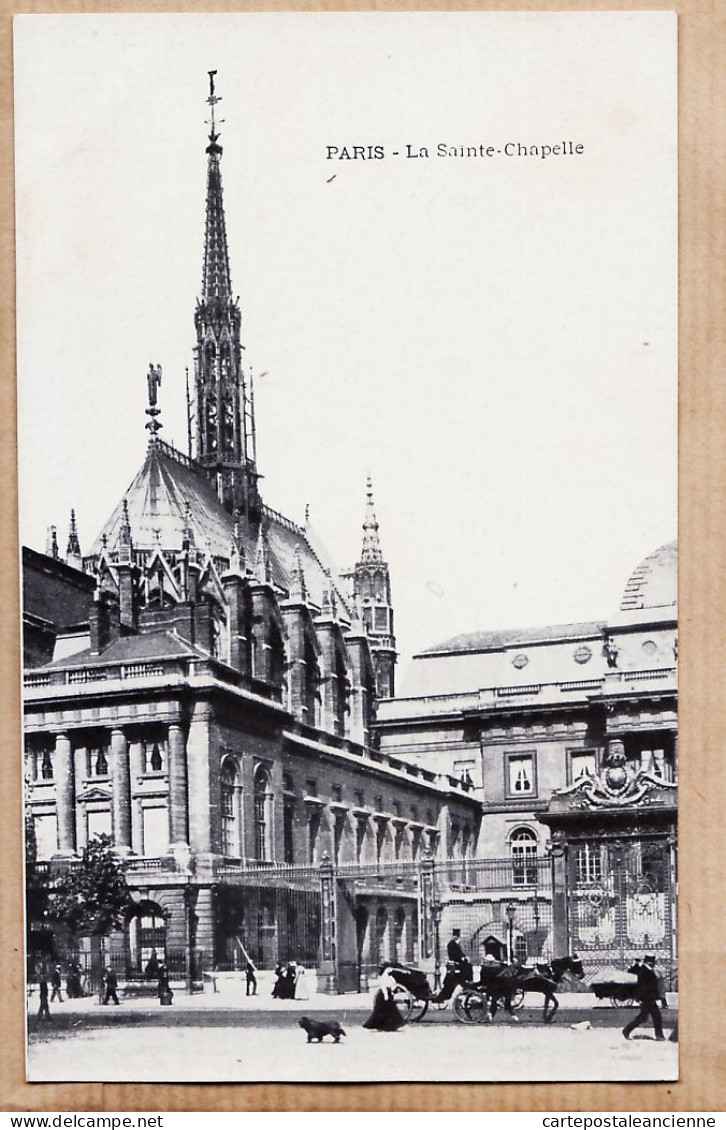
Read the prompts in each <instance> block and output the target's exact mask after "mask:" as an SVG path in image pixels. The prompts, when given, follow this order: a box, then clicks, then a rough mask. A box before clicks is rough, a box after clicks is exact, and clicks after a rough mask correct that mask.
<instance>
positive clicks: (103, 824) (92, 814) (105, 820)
mask: <svg viewBox="0 0 726 1130" xmlns="http://www.w3.org/2000/svg"><path fill="white" fill-rule="evenodd" d="M86 822H87V823H86V827H87V828H88V839H89V840H92V839H93V837H94V836H111V835H113V832H112V830H111V810H110V809H109V808H96V809H94V808H91V809H88V811H87V813H86Z"/></svg>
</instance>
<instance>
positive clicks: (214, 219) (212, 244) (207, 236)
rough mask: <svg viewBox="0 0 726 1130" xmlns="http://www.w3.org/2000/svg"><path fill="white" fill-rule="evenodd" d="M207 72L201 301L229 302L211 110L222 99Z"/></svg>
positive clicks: (217, 151) (218, 148)
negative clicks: (207, 112) (207, 117)
mask: <svg viewBox="0 0 726 1130" xmlns="http://www.w3.org/2000/svg"><path fill="white" fill-rule="evenodd" d="M216 73H217V72H216V71H210V72H209V98H208V99H207V103H208V105H209V106H210V107H211V116H210V119H209V127H210V128H209V145H208V146H207V156H208V158H209V160H208V162H207V217H206V225H205V231H204V271H203V275H202V301H203V302H210V301H212V300H214V299H215V298H218V299H219V298H221V299H230V298H231V297H232V282H231V279H230V274H229V251H228V249H227V227H226V224H225V219H224V203H223V200H222V174H221V172H220V168H219V162H220V158H221V156H222V146H221V145H218V144H217V141H218V138H219V134H218V133H217V130H216V124H217V123H216V122H215V117H214V107H215V106H216V105H217V103H218V102H221V101H222V99H221V98H219V97H218V96H217V95H216V94H215V93H214V76H215V75H216Z"/></svg>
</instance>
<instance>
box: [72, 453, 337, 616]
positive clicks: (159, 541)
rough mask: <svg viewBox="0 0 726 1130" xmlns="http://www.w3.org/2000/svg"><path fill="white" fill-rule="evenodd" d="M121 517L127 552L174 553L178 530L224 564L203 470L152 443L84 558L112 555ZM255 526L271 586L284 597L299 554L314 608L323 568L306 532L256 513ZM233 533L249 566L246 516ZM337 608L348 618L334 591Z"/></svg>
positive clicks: (219, 509) (251, 531)
mask: <svg viewBox="0 0 726 1130" xmlns="http://www.w3.org/2000/svg"><path fill="white" fill-rule="evenodd" d="M126 514H128V523H129V526H130V528H131V537H132V542H133V548H134V552H135V553H153V552H154V551H155V550H157V549H158V550H161V551H162V552H167V553H181V551H182V542H183V541H184V538H185V532H186V531H187V530H188V531H190V532H191V539H190V540H191V546H192V548H193V549H196V551H197V552H198V553H200V554H201V555H202V556H203V557H207V556H209V557H211V558H212V559H214V560H215V561H216V562H218V563H219V562H222V563H229V560H230V556H231V553H232V544H233V539H234V536H235V521H234V518H233V516H232V515H231V514H230V513H228V511H227V510H225V508H224V507H223V506H222V504H221V502H220V501H219V499H218V497H217V494H216V492H215V491H214V489H213V487H212V485H211V483H210V482H209V480H208V478H207V476H206V474H205V472H204V470H203V469H202V468H201V467H199V466H198V464H196V463H195V462H194V461H193V460H191V459H189V458H188V457H187V456H185V455H183V454H182V453H181V452H179V451H176V449H175V448H173V447H171V446H170V445H169V444H166V443H164V442H163V441H161V440H159V439H155V440H154V441H153V442H152V443H150V444H149V447H148V450H147V454H146V458H145V460H144V463H143V466H142V467H141V469H140V470H139V472H138V473H137V475H136V476H135V478H134V479H133V481H132V482H131V484H130V485H129V487H128V489H127V490H126V492H125V493H124V495H123V497H122V498H121V499H120V500H119V502H118V504H117V506H116V507H115V509H114V510H113V512H112V513H111V515H110V517H109V518H108V520H107V521H106V523H105V524H104V526H103V528H102V529H101V531H100V533H99V535H98V537H97V538H96V540H95V541H94V543H93V545H92V547H91V550H90V554H89V555H88V556H89V557H90V558H98V557H100V555H101V554H102V552H103V551H104V549H106V551H107V552H109V553H111V554H113V552H114V550H115V549H116V547H117V545H118V543H119V538H120V534H121V529H122V526H123V523H124V521H125V515H126ZM262 527H263V532H264V543H265V552H266V555H267V558H268V562H269V569H270V580H271V583H272V585H273V587H274V588H275V589H276V590H277V591H278V592H281V593H285V594H287V593H288V592H289V588H290V575H291V573H292V570H293V568H294V565H295V551H296V548H299V553H300V558H301V563H302V568H303V571H304V574H305V583H306V587H307V591H308V595H309V598H310V601H311V602H312V603H313V604H314V605H317V606H318V607H320V606H322V603H323V593H324V591H325V588H326V585H327V584H328V583H329V582H328V577H327V572H326V570H330V571H331V572H332V571H333V570H332V566H331V565H330V563H329V562H328V561H327V560H325V558H324V557H323V556H322V555H321V553H322V551H321V548H320V545H319V543H318V542H317V539H315V538H314V537H313V535H312V532H311V531H310V530H309V529H308V528H307V527H303V526H300V525H298V524H297V523H295V522H293V521H291V520H290V519H289V518H286V517H285V516H284V515H282V514H279V513H278V512H277V511H275V510H272V509H271V508H270V507H263V517H262ZM237 535H238V539H239V543H240V547H241V549H242V550H243V551H244V556H245V560H246V562H247V565H248V566H249V567H250V568H252V567H253V566H254V565H255V561H256V555H257V548H258V530H257V528H253V527H252V526H251V524H250V523H249V521H248V520H247V519H246V517H245V516H244V515H243V516H241V517H240V519H239V521H238V525H237ZM336 591H337V595H338V598H339V605H340V608H341V611H342V612H343V614H344V616H347V615H349V609H348V607H347V603H346V601H345V598H344V596H343V594H342V592H341V590H340V586H336Z"/></svg>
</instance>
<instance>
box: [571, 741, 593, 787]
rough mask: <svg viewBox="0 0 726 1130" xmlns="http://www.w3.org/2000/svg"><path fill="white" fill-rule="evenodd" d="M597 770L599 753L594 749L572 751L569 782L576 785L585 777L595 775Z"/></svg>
mask: <svg viewBox="0 0 726 1130" xmlns="http://www.w3.org/2000/svg"><path fill="white" fill-rule="evenodd" d="M596 772H597V755H596V753H595V750H594V749H583V750H577V751H575V750H572V751H570V764H569V776H568V784H570V785H574V784H576V783H577V782H578V781H581V780H582V778H583V777H594V776H595V774H596Z"/></svg>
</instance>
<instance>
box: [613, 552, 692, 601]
mask: <svg viewBox="0 0 726 1130" xmlns="http://www.w3.org/2000/svg"><path fill="white" fill-rule="evenodd" d="M677 603H678V542H677V541H671V542H668V544H667V545H662V546H661V547H660V549H656V550H655V551H654V552H653V553H651V554H649V556H648V557H646V558H645V559H644V560H643V561H641V562H640V564H639V565H638V567H637V568H636V569H634V570H633V572H632V573H631V574H630V577H629V579H628V583H627V585H626V586H625V591H624V592H623V599H622V600H621V601H620V610H621V612H629V611H631V610H632V609H638V608H664V607H671V606H673V607H675V605H676V604H677Z"/></svg>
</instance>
